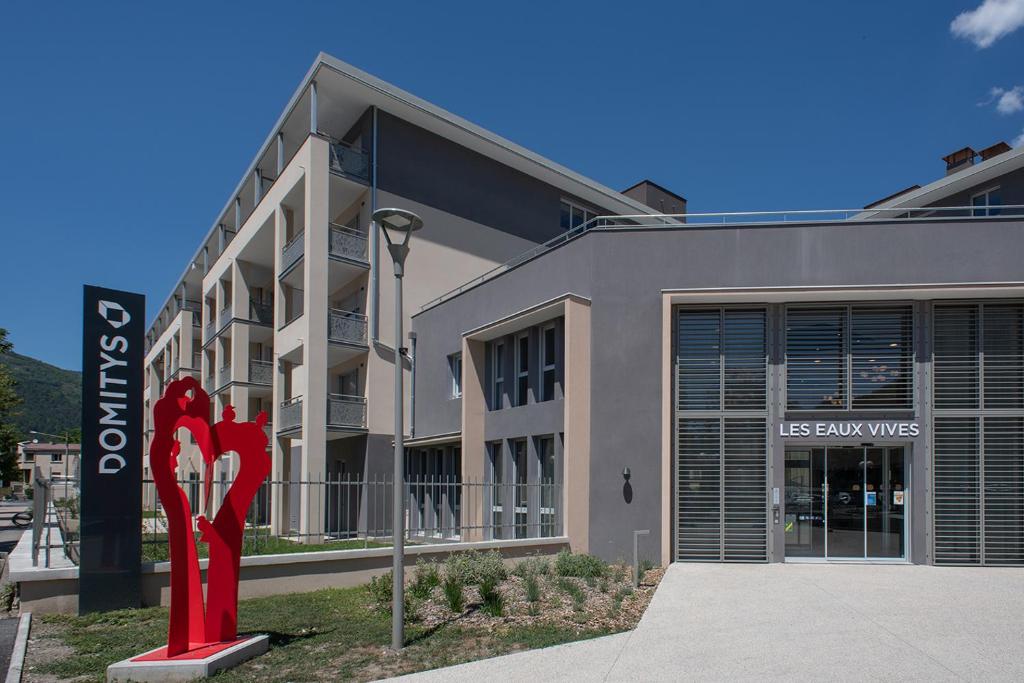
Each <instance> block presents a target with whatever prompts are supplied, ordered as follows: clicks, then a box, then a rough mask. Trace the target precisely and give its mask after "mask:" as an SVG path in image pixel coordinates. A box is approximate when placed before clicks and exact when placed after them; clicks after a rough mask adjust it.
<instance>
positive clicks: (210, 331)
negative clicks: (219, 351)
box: [205, 320, 217, 340]
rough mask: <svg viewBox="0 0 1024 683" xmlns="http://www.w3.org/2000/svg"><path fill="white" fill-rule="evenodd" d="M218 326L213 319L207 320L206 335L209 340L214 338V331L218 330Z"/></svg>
mask: <svg viewBox="0 0 1024 683" xmlns="http://www.w3.org/2000/svg"><path fill="white" fill-rule="evenodd" d="M216 326H217V325H216V323H215V322H214V321H213V320H207V321H206V328H205V333H206V334H205V336H206V339H207V340H209V339H212V338H213V333H214V332H216V330H215V329H214V328H215V327H216Z"/></svg>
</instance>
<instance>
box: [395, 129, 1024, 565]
mask: <svg viewBox="0 0 1024 683" xmlns="http://www.w3.org/2000/svg"><path fill="white" fill-rule="evenodd" d="M944 160H945V161H946V164H947V173H946V175H945V176H944V177H943V178H941V179H940V180H937V181H935V182H932V183H929V184H927V185H924V186H914V187H911V188H908V189H907V190H904V191H901V192H899V193H896V194H895V195H893V196H891V197H888V198H886V199H884V200H881V201H880V202H876V203H874V204H872V205H869V207H867V208H866V209H863V210H854V211H845V212H843V211H841V212H820V213H815V214H810V212H806V213H800V212H795V213H791V214H788V215H784V214H781V213H771V212H768V213H765V214H762V215H752V214H749V213H747V214H735V215H730V214H713V215H699V214H692V213H691V214H690V215H688V216H686V222H685V224H683V223H665V222H663V221H659V220H657V218H656V217H653V216H652V217H651V218H649V219H640V220H622V219H616V218H615V217H608V218H607V219H606V220H597V221H595V222H593V223H591V224H589V225H587V226H585V228H584V229H581V230H579V231H576V232H574V233H572V234H571V235H569V236H568V237H567V239H564V240H561V241H558V242H557V243H553V244H551V245H549V246H548V247H546V248H544V249H539V250H535V251H534V252H532V253H530V254H529V255H528V256H527V257H526V258H521V259H517V260H516V261H515V262H513V263H511V264H509V267H508V268H504V269H498V270H497V271H495V272H494V274H493V276H491V277H488V278H484V279H482V280H478V281H472V282H468V283H467V284H466V285H464V286H462V287H459V288H456V289H454V290H453V291H451V292H449V293H447V294H446V295H444V296H442V297H439V298H438V299H437V300H435V301H432V302H429V303H428V304H427V305H426V306H425V307H424V308H423V310H422V311H421V312H419V313H417V314H416V315H414V316H413V330H414V332H415V334H416V336H417V339H418V349H417V362H416V383H417V391H416V396H415V415H416V419H415V426H416V429H415V438H414V439H412V440H411V441H408V442H407V444H408V446H409V448H410V450H411V453H412V459H413V460H415V459H416V458H417V457H420V456H421V455H422V454H425V453H430V452H432V451H436V450H439V449H444V448H457V449H459V451H460V452H461V454H462V462H461V472H462V474H463V476H468V477H474V478H480V479H482V480H483V481H485V482H487V484H488V487H487V490H488V493H487V495H485V496H483V497H481V498H480V499H479V500H475V501H473V502H472V503H471V504H469V505H467V504H466V502H465V501H461V502H460V505H461V508H462V509H461V515H462V519H463V520H470V521H471V522H473V523H476V524H481V523H486V522H489V523H490V526H489V529H490V534H491V537H492V538H507V539H511V538H516V537H520V536H524V535H525V536H566V537H567V538H568V541H569V543H570V544H571V546H572V547H573V548H574V549H575V550H577V551H586V552H591V553H596V554H598V555H600V556H602V557H604V558H606V559H609V560H614V559H616V558H630V557H632V554H633V548H634V545H633V544H634V543H637V544H638V546H639V549H640V554H641V555H642V556H644V557H647V558H651V559H655V558H657V559H660V560H661V561H662V562H664V563H667V562H673V561H699V562H769V561H771V562H782V561H786V562H796V561H803V562H826V561H843V562H864V563H878V562H890V563H892V562H897V563H899V562H904V563H905V562H911V563H919V564H936V565H968V566H971V565H1024V148H1018V149H1013V150H1011V149H1010V148H1009V147H1008V146H1007V145H1005V144H997V145H994V146H992V147H989V148H986V149H985V150H983V152H981V153H976V152H975V151H974V150H972V149H970V148H965V149H964V150H960V151H958V152H956V153H954V154H952V155H948V156H947V157H945V158H944ZM509 482H514V483H515V484H517V486H509V485H508V484H509ZM518 484H524V485H525V487H524V486H518ZM552 484H553V486H552ZM531 485H532V486H533V487H534V488H533V489H531V488H530V486H531ZM549 488H550V490H552V491H554V492H556V493H557V494H558V495H559V496H560V497H561V498H560V500H552V499H551V498H550V496H549V497H547V498H546V497H545V495H544V492H545V491H547V490H549ZM440 502H441V504H447V503H448V501H446V500H444V499H442V500H441V501H440ZM427 503H428V509H430V508H429V506H430V505H436V501H434V500H431V499H430V498H429V496H428V500H427ZM417 512H418V511H417Z"/></svg>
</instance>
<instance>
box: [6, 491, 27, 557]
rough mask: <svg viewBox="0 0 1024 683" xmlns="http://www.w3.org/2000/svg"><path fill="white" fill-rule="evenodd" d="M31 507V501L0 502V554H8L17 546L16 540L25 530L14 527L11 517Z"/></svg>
mask: <svg viewBox="0 0 1024 683" xmlns="http://www.w3.org/2000/svg"><path fill="white" fill-rule="evenodd" d="M31 505H32V503H31V501H20V502H17V503H8V502H0V553H9V552H11V551H12V550H14V546H16V545H18V540H19V539H20V538H21V535H22V534H23V533H24V532H25V531H26V530H27V529H19V528H18V527H16V526H14V523H13V522H12V521H11V517H13V516H14V515H15V514H16V513H18V512H21V511H22V510H28V509H29V508H30V506H31Z"/></svg>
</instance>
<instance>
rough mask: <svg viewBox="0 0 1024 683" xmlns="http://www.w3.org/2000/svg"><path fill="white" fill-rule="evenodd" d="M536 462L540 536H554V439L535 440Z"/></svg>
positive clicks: (542, 438)
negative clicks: (538, 479)
mask: <svg viewBox="0 0 1024 683" xmlns="http://www.w3.org/2000/svg"><path fill="white" fill-rule="evenodd" d="M537 461H538V463H537V464H538V465H539V467H538V469H539V470H540V535H541V536H545V537H547V536H554V535H555V501H556V496H557V490H556V488H555V486H556V482H555V439H554V437H551V436H542V437H540V438H539V439H537Z"/></svg>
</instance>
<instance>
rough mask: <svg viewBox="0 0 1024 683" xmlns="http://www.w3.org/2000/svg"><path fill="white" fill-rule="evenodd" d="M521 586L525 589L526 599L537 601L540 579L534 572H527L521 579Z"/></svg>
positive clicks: (538, 598)
mask: <svg viewBox="0 0 1024 683" xmlns="http://www.w3.org/2000/svg"><path fill="white" fill-rule="evenodd" d="M523 588H525V589H526V601H527V602H537V601H539V600H540V581H538V580H537V575H536V574H527V575H526V578H525V579H524V580H523Z"/></svg>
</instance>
